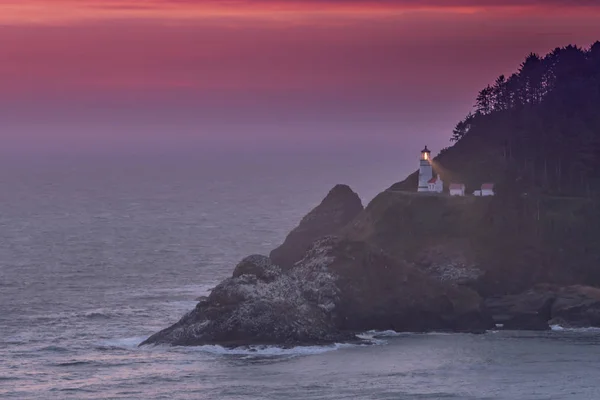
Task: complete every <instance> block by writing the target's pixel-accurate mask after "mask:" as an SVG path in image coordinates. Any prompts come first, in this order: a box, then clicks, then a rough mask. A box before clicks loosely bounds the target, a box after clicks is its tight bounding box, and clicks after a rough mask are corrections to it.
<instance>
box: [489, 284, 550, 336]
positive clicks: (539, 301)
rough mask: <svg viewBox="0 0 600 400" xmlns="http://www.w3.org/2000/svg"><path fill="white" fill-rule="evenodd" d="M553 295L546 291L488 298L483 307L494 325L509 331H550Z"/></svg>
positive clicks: (529, 291) (530, 291)
mask: <svg viewBox="0 0 600 400" xmlns="http://www.w3.org/2000/svg"><path fill="white" fill-rule="evenodd" d="M554 300H555V295H554V293H553V292H551V291H547V290H528V291H526V292H524V293H521V294H517V295H508V296H498V297H490V298H488V299H486V300H485V305H486V307H487V308H488V310H489V312H490V313H491V314H492V318H493V319H494V323H496V324H498V326H499V327H502V328H503V329H509V330H533V331H543V330H548V329H550V325H549V324H548V321H549V320H550V318H551V309H552V303H553V302H554Z"/></svg>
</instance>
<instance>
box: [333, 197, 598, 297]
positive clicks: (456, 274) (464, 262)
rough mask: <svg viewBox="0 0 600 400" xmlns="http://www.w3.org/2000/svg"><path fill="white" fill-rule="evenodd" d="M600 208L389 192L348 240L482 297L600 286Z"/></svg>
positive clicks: (559, 201)
mask: <svg viewBox="0 0 600 400" xmlns="http://www.w3.org/2000/svg"><path fill="white" fill-rule="evenodd" d="M599 210H600V208H599V207H598V204H597V203H595V202H594V201H591V200H587V199H579V198H553V197H533V196H502V195H499V196H495V197H485V198H481V197H449V196H442V195H419V194H416V193H404V192H394V191H385V192H383V193H381V194H380V195H378V196H377V197H376V198H375V199H374V200H373V201H372V202H371V203H370V204H369V205H368V206H367V208H366V209H365V211H364V212H363V213H361V214H360V215H359V216H358V217H357V218H356V219H355V220H353V222H352V223H351V224H349V226H347V227H346V228H345V229H344V235H345V236H346V237H348V238H350V239H352V240H362V241H365V242H368V243H370V244H371V245H373V246H377V247H379V248H381V249H382V250H383V251H386V252H387V253H389V254H390V255H392V256H393V257H395V258H397V259H400V260H404V261H406V262H409V263H411V264H413V265H415V266H416V267H417V268H419V269H421V270H423V271H425V272H427V273H428V274H430V275H433V276H437V277H438V278H439V279H441V280H450V281H453V282H455V283H461V284H468V285H469V286H471V287H473V288H474V289H476V290H477V291H478V292H479V293H480V294H482V295H484V296H489V295H497V294H505V293H517V292H519V291H522V290H525V289H528V288H530V287H531V286H533V285H535V284H537V283H547V282H553V283H560V284H598V283H600V279H599V278H600V274H599V272H600V271H598V267H599V266H600V249H598V248H597V246H596V245H595V242H596V239H595V238H597V237H598V235H599V234H600V231H598V232H597V230H598V228H597V226H599V224H598V223H599V222H600V213H599Z"/></svg>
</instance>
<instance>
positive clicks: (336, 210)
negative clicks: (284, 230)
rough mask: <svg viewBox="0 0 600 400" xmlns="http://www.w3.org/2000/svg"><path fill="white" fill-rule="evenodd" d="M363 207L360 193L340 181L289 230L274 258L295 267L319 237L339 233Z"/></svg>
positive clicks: (278, 261) (286, 265) (282, 263)
mask: <svg viewBox="0 0 600 400" xmlns="http://www.w3.org/2000/svg"><path fill="white" fill-rule="evenodd" d="M361 211H363V205H362V202H361V200H360V197H358V195H357V194H356V193H355V192H353V191H352V189H350V187H349V186H347V185H336V186H335V187H334V188H333V189H331V191H330V192H329V194H327V196H326V197H325V199H323V201H322V202H321V204H319V205H318V206H317V207H315V208H314V209H313V210H312V211H311V212H309V213H308V214H307V215H306V216H305V217H304V218H303V219H302V221H300V224H299V225H298V226H297V227H296V228H295V229H294V230H292V231H291V232H290V233H289V235H288V236H287V237H286V239H285V241H284V242H283V244H282V245H281V246H279V247H278V248H276V249H275V250H273V251H272V252H271V254H270V258H271V259H272V260H273V262H274V263H275V264H277V265H279V266H281V267H282V268H284V269H287V268H291V267H292V266H293V265H294V263H296V262H298V261H299V260H300V259H302V257H303V256H304V254H305V253H306V251H307V250H308V249H309V248H310V246H311V244H312V243H313V242H314V241H315V240H317V239H319V238H321V237H323V236H326V235H333V234H336V233H337V231H338V230H340V229H341V228H343V227H344V226H346V225H347V224H348V223H349V222H350V221H352V220H353V219H354V217H356V216H357V215H358V214H359V213H360V212H361Z"/></svg>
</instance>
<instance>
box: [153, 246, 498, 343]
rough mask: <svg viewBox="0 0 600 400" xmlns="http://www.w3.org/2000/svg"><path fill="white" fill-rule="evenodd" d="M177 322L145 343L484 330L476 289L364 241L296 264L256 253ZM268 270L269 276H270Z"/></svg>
mask: <svg viewBox="0 0 600 400" xmlns="http://www.w3.org/2000/svg"><path fill="white" fill-rule="evenodd" d="M235 271H236V272H235V273H234V276H232V277H231V278H228V279H226V280H225V281H223V282H222V283H220V284H219V285H218V286H217V287H215V288H214V289H213V290H212V292H211V294H210V296H208V297H207V298H206V299H204V300H203V301H202V302H200V303H198V305H197V306H196V308H195V309H194V310H193V311H191V312H190V313H188V314H187V315H185V316H184V317H183V318H182V319H181V320H180V321H179V322H177V323H176V324H175V325H173V326H171V327H169V328H167V329H165V330H163V331H161V332H159V333H157V334H155V335H153V336H151V337H150V338H149V339H148V340H146V341H145V342H144V343H142V344H160V343H165V344H172V345H203V344H220V345H228V346H239V345H251V344H277V345H288V346H292V345H305V344H321V343H331V342H335V341H352V340H358V339H357V338H356V337H355V336H354V334H355V333H357V332H363V331H366V330H372V329H382V330H383V329H393V330H396V331H412V332H424V331H432V330H445V331H465V332H473V331H477V332H479V331H482V330H485V329H487V328H490V327H491V326H492V322H491V319H489V318H488V317H487V316H486V314H485V311H484V309H483V307H482V299H481V298H480V297H479V296H478V295H477V294H476V293H475V292H473V291H471V290H470V289H467V288H461V287H457V286H452V285H445V284H443V283H441V282H439V281H436V280H434V279H432V278H430V277H428V276H427V275H425V274H423V273H422V272H421V271H418V270H417V269H415V268H413V267H412V266H409V265H407V264H402V263H398V262H397V261H395V260H393V259H392V258H390V257H388V256H386V255H385V254H383V253H381V252H380V251H378V250H376V249H373V248H371V247H370V246H369V245H368V244H367V243H364V242H352V241H347V240H342V239H340V238H337V237H324V238H322V239H319V240H317V241H316V242H315V243H314V244H313V246H312V247H311V248H310V249H309V251H308V252H307V253H306V254H305V256H304V257H303V258H302V259H301V260H300V261H299V262H297V263H296V264H295V265H294V267H293V268H291V269H289V270H287V271H283V272H282V271H280V270H279V268H278V267H276V266H275V265H273V264H272V262H271V261H270V260H269V259H268V258H266V257H260V256H251V257H249V258H246V259H244V260H243V261H242V262H241V263H240V264H239V265H238V267H236V269H235ZM264 277H266V279H265V278H264Z"/></svg>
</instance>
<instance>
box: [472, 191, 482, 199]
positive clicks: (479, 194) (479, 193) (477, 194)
mask: <svg viewBox="0 0 600 400" xmlns="http://www.w3.org/2000/svg"><path fill="white" fill-rule="evenodd" d="M473 196H476V197H479V196H481V190H476V191H474V192H473Z"/></svg>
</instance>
